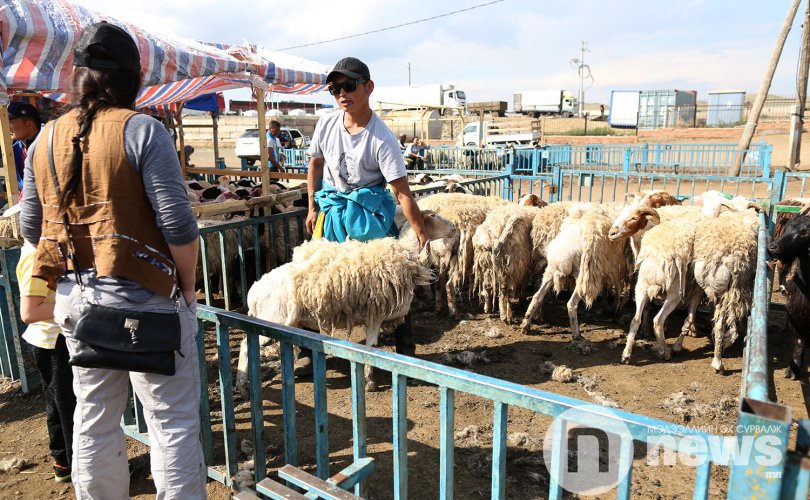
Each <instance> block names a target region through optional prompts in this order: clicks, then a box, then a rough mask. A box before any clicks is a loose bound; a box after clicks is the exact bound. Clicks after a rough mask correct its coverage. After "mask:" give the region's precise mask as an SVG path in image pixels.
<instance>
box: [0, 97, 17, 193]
mask: <svg viewBox="0 0 810 500" xmlns="http://www.w3.org/2000/svg"><path fill="white" fill-rule="evenodd" d="M0 135H2V136H3V139H2V141H3V142H2V144H1V145H2V148H3V177H5V178H6V195H7V196H8V205H9V206H11V205H14V204H16V203H17V200H18V198H19V194H20V188H19V186H17V167H16V164H15V163H14V152H13V151H12V149H11V127H10V126H9V124H8V107H7V106H0Z"/></svg>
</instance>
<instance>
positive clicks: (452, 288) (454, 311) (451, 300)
mask: <svg viewBox="0 0 810 500" xmlns="http://www.w3.org/2000/svg"><path fill="white" fill-rule="evenodd" d="M445 289H446V291H447V307H448V312H449V314H450V317H451V318H453V319H454V320H460V319H461V313H460V312H458V304H456V284H455V282H454V281H453V277H452V276H450V277H448V279H447V286H446V287H445Z"/></svg>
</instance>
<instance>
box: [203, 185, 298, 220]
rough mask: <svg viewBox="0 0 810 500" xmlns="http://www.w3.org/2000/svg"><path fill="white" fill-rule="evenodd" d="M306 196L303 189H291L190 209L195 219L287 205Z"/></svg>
mask: <svg viewBox="0 0 810 500" xmlns="http://www.w3.org/2000/svg"><path fill="white" fill-rule="evenodd" d="M305 195H306V190H305V189H292V190H290V191H284V192H282V193H276V194H267V195H264V196H257V197H256V198H251V199H249V200H228V201H223V202H220V203H208V204H205V205H197V206H196V207H191V210H192V211H193V212H194V215H196V216H197V218H201V217H206V216H209V217H210V216H212V215H222V214H229V213H234V212H247V211H249V210H251V209H253V208H262V207H268V206H271V205H276V204H278V203H288V202H291V201H295V200H300V199H301V198H303V197H304V196H305Z"/></svg>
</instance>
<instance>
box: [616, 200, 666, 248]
mask: <svg viewBox="0 0 810 500" xmlns="http://www.w3.org/2000/svg"><path fill="white" fill-rule="evenodd" d="M648 222H652V223H653V224H660V223H661V218H660V217H659V216H658V212H657V211H656V210H655V209H654V208H651V207H645V206H633V205H627V206H625V207H624V208H622V211H621V212H619V215H618V217H616V220H615V221H613V226H611V228H610V232H608V238H610V239H611V240H617V239H619V238H629V237H630V236H633V235H634V234H636V233H638V232H639V231H641V230H642V229H646V228H647V224H648Z"/></svg>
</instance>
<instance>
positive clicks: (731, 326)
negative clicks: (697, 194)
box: [693, 210, 759, 373]
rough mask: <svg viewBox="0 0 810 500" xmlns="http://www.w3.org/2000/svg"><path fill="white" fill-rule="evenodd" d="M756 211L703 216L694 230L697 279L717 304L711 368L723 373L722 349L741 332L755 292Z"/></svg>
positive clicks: (709, 297)
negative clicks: (711, 216) (709, 216)
mask: <svg viewBox="0 0 810 500" xmlns="http://www.w3.org/2000/svg"><path fill="white" fill-rule="evenodd" d="M758 228H759V221H758V218H757V214H756V212H754V211H753V210H746V211H744V212H723V213H721V214H720V216H719V217H717V218H705V219H701V220H700V221H699V223H698V226H697V230H696V231H695V244H694V250H693V269H694V273H695V281H696V282H697V284H698V286H700V288H701V290H703V293H705V294H706V297H707V298H708V299H709V301H710V302H711V303H713V304H714V317H713V319H712V323H713V325H714V327H713V330H712V334H713V337H714V357H713V359H712V368H714V370H715V371H716V372H717V373H723V359H722V356H723V350H724V349H726V348H727V347H729V346H731V345H732V344H733V343H734V341H735V340H736V339H737V337H738V336H739V328H740V326H741V325H742V324H743V323H745V320H746V318H747V317H748V314H749V312H750V311H751V303H752V302H753V295H754V276H755V274H756V263H757V231H758Z"/></svg>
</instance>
